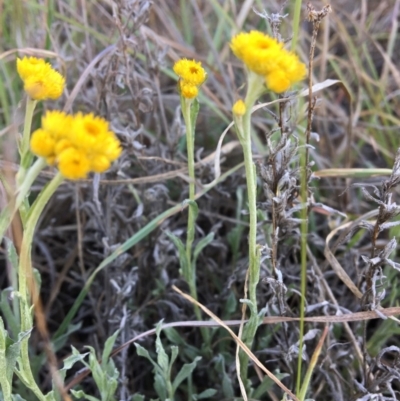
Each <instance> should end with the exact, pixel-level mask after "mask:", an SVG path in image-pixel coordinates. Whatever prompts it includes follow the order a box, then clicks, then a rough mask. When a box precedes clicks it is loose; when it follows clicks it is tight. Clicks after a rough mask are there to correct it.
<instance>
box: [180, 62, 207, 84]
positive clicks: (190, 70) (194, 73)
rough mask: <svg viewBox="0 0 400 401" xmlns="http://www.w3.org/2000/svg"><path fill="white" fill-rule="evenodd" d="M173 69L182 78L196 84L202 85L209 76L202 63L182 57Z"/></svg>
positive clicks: (188, 82)
mask: <svg viewBox="0 0 400 401" xmlns="http://www.w3.org/2000/svg"><path fill="white" fill-rule="evenodd" d="M173 70H174V72H175V74H176V75H178V76H179V78H180V79H181V80H183V81H184V82H186V83H187V84H191V85H195V86H200V85H201V84H203V83H204V81H205V80H206V78H207V73H206V71H205V70H204V68H203V67H202V66H201V63H200V62H199V61H195V60H188V59H186V58H183V59H180V60H178V61H177V62H176V63H175V64H174V68H173Z"/></svg>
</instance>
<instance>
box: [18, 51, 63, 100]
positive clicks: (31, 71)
mask: <svg viewBox="0 0 400 401" xmlns="http://www.w3.org/2000/svg"><path fill="white" fill-rule="evenodd" d="M17 71H18V74H19V76H20V77H21V79H22V80H23V81H24V90H25V92H26V93H27V94H28V96H29V97H30V98H31V99H33V100H45V99H57V98H59V97H60V96H61V95H62V93H63V90H64V86H65V79H64V77H63V76H62V75H61V74H60V73H59V72H57V71H56V70H54V69H53V67H52V66H51V65H50V64H49V63H46V62H45V61H44V60H43V59H40V58H36V57H24V58H23V59H19V58H17Z"/></svg>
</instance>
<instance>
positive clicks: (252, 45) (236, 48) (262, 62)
mask: <svg viewBox="0 0 400 401" xmlns="http://www.w3.org/2000/svg"><path fill="white" fill-rule="evenodd" d="M231 49H232V51H233V53H234V54H235V56H236V57H237V58H239V59H240V60H242V61H243V62H244V63H245V64H246V66H247V68H248V69H249V70H251V71H253V72H255V73H256V74H259V75H266V74H267V73H268V72H270V71H271V69H273V68H275V66H276V64H277V61H278V59H279V58H280V56H281V54H282V51H283V49H282V44H281V43H279V42H278V41H277V40H275V39H274V38H271V37H269V36H268V35H265V34H263V33H262V32H258V31H251V32H249V33H245V32H242V33H239V34H238V35H236V36H235V37H233V38H232V41H231Z"/></svg>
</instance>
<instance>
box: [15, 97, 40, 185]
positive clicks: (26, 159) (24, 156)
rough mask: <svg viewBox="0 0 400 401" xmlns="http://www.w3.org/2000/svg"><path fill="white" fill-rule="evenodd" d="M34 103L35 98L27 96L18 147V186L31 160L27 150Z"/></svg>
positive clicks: (35, 102)
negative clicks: (22, 129) (19, 158)
mask: <svg viewBox="0 0 400 401" xmlns="http://www.w3.org/2000/svg"><path fill="white" fill-rule="evenodd" d="M36 104H37V101H36V100H32V99H31V98H29V97H28V99H27V101H26V110H25V121H24V132H23V135H22V141H21V145H20V149H19V154H20V157H21V164H20V168H19V171H18V174H17V185H18V187H20V186H21V184H22V182H23V181H24V179H25V174H26V171H27V170H28V168H29V164H30V162H31V157H32V155H31V153H30V151H29V142H30V139H31V127H32V119H33V112H34V111H35V107H36Z"/></svg>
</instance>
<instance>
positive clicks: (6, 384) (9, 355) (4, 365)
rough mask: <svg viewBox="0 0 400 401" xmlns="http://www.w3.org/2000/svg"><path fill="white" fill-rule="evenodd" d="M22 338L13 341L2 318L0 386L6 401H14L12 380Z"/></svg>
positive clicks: (0, 319)
mask: <svg viewBox="0 0 400 401" xmlns="http://www.w3.org/2000/svg"><path fill="white" fill-rule="evenodd" d="M22 338H23V336H21V335H20V336H19V338H18V341H16V342H14V341H12V340H11V338H10V337H9V336H8V333H7V330H6V329H5V327H4V322H3V319H2V318H1V317H0V386H1V390H2V393H3V399H4V401H11V400H12V396H11V393H12V378H13V373H14V369H15V366H16V364H17V359H18V356H19V350H20V342H21V339H22Z"/></svg>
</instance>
